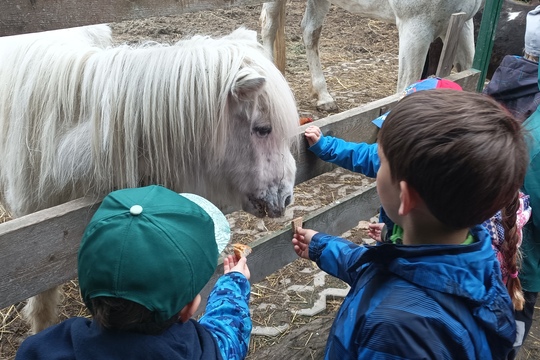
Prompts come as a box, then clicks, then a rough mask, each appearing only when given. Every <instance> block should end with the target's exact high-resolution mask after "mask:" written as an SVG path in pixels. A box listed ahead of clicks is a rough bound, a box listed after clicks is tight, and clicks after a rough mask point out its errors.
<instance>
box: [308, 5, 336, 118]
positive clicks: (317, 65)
mask: <svg viewBox="0 0 540 360" xmlns="http://www.w3.org/2000/svg"><path fill="white" fill-rule="evenodd" d="M329 9H330V2H329V1H328V0H307V6H306V12H305V13H304V18H303V19H302V34H303V37H304V45H305V46H306V57H307V62H308V66H309V71H310V73H311V86H312V88H311V90H312V92H313V94H314V95H315V96H316V97H317V109H319V110H324V111H337V110H338V108H337V105H336V102H335V101H334V99H333V98H332V96H330V93H329V92H328V87H327V85H326V80H325V78H324V74H323V71H322V67H321V59H320V57H319V39H320V37H321V31H322V25H323V22H324V18H325V16H326V14H328V10H329Z"/></svg>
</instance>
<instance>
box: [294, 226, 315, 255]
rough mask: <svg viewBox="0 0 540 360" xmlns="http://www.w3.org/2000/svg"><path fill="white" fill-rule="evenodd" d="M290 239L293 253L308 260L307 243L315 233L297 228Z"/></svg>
mask: <svg viewBox="0 0 540 360" xmlns="http://www.w3.org/2000/svg"><path fill="white" fill-rule="evenodd" d="M295 230H296V231H295V233H294V236H293V239H292V244H293V247H294V251H295V252H296V254H297V255H298V256H300V257H301V258H304V259H309V243H310V242H311V238H313V235H315V234H317V231H314V230H311V229H304V228H302V227H297V228H296V229H295Z"/></svg>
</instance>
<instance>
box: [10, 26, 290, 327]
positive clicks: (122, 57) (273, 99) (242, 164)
mask: <svg viewBox="0 0 540 360" xmlns="http://www.w3.org/2000/svg"><path fill="white" fill-rule="evenodd" d="M110 44H111V31H110V29H109V28H108V26H106V25H97V26H90V27H83V28H78V29H69V30H59V31H52V32H48V33H43V34H33V35H22V36H17V37H6V38H0V79H2V80H1V81H0V154H2V155H1V156H0V202H1V203H2V204H3V205H4V206H5V207H6V208H7V210H9V211H10V212H11V214H12V215H13V216H14V217H19V216H22V215H25V214H29V213H31V212H35V211H37V210H41V209H45V208H48V207H51V206H54V205H58V204H60V203H63V202H66V201H69V200H73V199H76V198H79V197H82V196H85V195H92V196H103V195H105V194H106V193H108V192H110V191H112V190H114V189H117V188H125V187H137V186H144V185H148V184H161V185H164V186H166V187H168V188H170V189H173V190H175V191H177V192H193V193H197V194H200V195H202V196H204V197H206V198H208V199H209V200H210V201H212V202H214V203H215V204H216V205H218V206H220V207H221V208H224V207H233V208H234V207H237V208H239V207H241V208H242V209H244V210H245V211H247V212H250V213H252V214H254V215H256V216H259V217H263V216H270V217H279V216H282V215H283V213H284V211H285V208H286V206H288V205H289V204H290V203H291V201H292V197H293V186H294V180H295V172H296V164H295V161H294V158H293V156H292V154H291V146H293V145H294V144H293V142H294V139H295V136H294V135H296V130H297V128H298V113H297V108H296V104H295V100H294V97H293V94H292V91H291V90H290V88H289V86H288V85H287V83H286V81H285V79H284V77H283V75H282V74H281V73H280V71H279V70H278V69H277V68H276V67H275V65H274V64H273V63H272V62H271V60H269V59H268V57H267V56H266V55H265V54H264V52H263V49H262V46H261V45H260V44H258V42H257V39H256V32H254V31H249V30H246V29H238V30H236V31H234V32H233V33H232V34H230V35H228V36H226V37H223V38H219V39H212V38H209V37H203V36H196V37H194V38H192V39H189V40H183V41H180V42H178V43H177V44H174V45H165V44H157V43H148V44H144V45H141V46H134V47H133V46H127V45H122V46H117V47H113V46H110ZM59 302H60V292H59V290H57V289H50V290H47V291H45V292H43V293H41V294H39V295H37V296H35V297H33V298H32V299H30V300H29V301H28V303H27V305H26V307H25V309H24V314H25V316H26V317H27V319H28V320H29V321H30V324H31V329H32V331H33V332H37V331H40V330H43V329H44V328H46V327H47V326H49V325H51V324H53V323H54V322H56V321H57V316H56V308H57V305H58V304H59Z"/></svg>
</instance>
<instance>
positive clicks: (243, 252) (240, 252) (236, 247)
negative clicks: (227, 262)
mask: <svg viewBox="0 0 540 360" xmlns="http://www.w3.org/2000/svg"><path fill="white" fill-rule="evenodd" d="M232 248H233V251H234V256H236V258H237V259H238V260H240V258H241V257H242V256H248V255H249V254H251V248H250V247H249V246H247V245H244V244H239V243H236V244H232Z"/></svg>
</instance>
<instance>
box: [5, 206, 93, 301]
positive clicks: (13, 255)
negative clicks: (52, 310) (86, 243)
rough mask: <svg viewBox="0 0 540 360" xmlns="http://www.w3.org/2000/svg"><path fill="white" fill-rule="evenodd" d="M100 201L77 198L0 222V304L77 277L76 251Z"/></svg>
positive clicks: (26, 296)
mask: <svg viewBox="0 0 540 360" xmlns="http://www.w3.org/2000/svg"><path fill="white" fill-rule="evenodd" d="M98 205H99V202H98V201H96V200H92V199H78V200H74V201H71V202H68V203H66V204H63V205H59V206H55V207H53V208H50V209H46V210H42V211H38V212H36V213H33V214H30V215H27V216H24V217H21V218H18V219H14V220H10V221H8V222H6V223H3V224H1V225H0V264H2V266H1V267H0V308H3V307H5V306H8V305H11V304H14V303H16V302H18V301H21V300H24V299H26V298H28V297H30V296H32V295H35V294H38V293H40V292H42V291H44V290H47V289H50V288H51V287H53V286H55V285H60V284H63V283H65V282H66V281H68V280H72V279H75V278H76V277H77V251H78V250H79V243H80V241H81V238H82V234H83V232H84V229H85V227H86V225H87V224H88V222H89V221H90V218H91V217H92V215H93V214H94V212H95V210H96V209H97V206H98Z"/></svg>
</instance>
